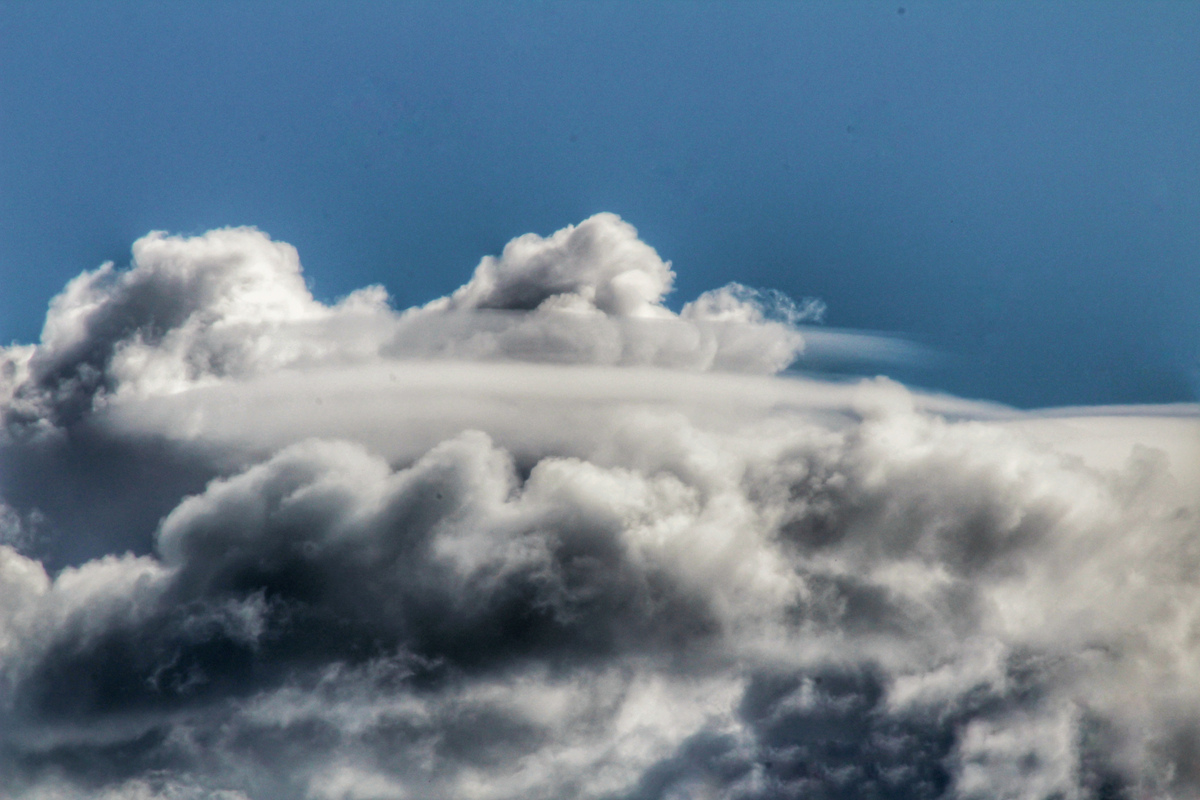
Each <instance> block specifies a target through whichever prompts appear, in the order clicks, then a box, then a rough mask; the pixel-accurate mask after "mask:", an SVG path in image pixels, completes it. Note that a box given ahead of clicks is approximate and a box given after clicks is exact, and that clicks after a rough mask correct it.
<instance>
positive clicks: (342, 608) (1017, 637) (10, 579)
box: [0, 214, 1200, 800]
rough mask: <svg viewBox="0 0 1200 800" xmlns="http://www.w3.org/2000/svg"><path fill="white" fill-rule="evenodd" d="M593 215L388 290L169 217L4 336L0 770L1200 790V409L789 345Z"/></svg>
mask: <svg viewBox="0 0 1200 800" xmlns="http://www.w3.org/2000/svg"><path fill="white" fill-rule="evenodd" d="M673 278H674V273H673V272H672V267H671V265H670V264H668V263H666V262H664V261H663V260H662V259H661V258H659V256H658V254H657V253H656V252H655V251H654V250H653V248H652V247H650V246H649V245H648V244H646V243H644V242H642V241H641V240H640V239H639V238H638V237H637V234H636V231H635V230H634V229H633V227H632V226H630V225H629V224H628V223H626V222H624V221H623V220H621V219H619V218H618V217H616V216H614V215H611V214H601V215H597V216H595V217H592V218H590V219H588V220H585V221H583V222H581V223H580V224H579V225H577V226H573V227H569V228H567V229H564V230H562V231H559V232H557V233H555V234H553V235H551V236H549V237H545V238H543V237H540V236H537V235H534V234H528V235H526V236H523V237H520V238H518V239H516V240H514V241H513V242H511V243H509V245H508V246H507V247H506V248H505V249H504V251H503V252H502V253H501V254H500V255H499V256H497V257H491V256H489V257H486V258H484V259H483V261H482V262H481V263H480V264H479V266H478V268H477V269H476V270H475V273H474V275H473V276H471V278H470V279H469V280H468V282H467V283H466V284H464V285H463V286H462V288H460V289H459V290H457V291H455V292H453V293H452V294H450V295H449V296H447V297H444V298H440V299H438V300H434V301H432V302H430V303H428V304H426V305H424V306H421V307H417V308H412V309H408V310H405V311H401V312H398V311H395V310H393V309H392V308H391V307H390V306H389V304H388V301H387V295H386V293H385V292H384V291H383V290H382V289H381V288H378V287H374V288H367V289H363V290H361V291H359V292H356V293H354V294H352V295H350V296H349V297H347V298H345V299H343V300H341V301H340V302H338V303H336V304H333V305H327V304H324V303H321V302H319V301H317V300H315V299H314V298H313V297H312V295H311V294H310V293H309V291H308V289H307V287H306V285H305V283H304V280H303V275H302V272H301V269H300V263H299V259H298V257H297V254H296V252H295V250H294V249H292V248H291V247H289V246H288V245H285V244H282V243H278V242H273V241H271V240H270V239H269V238H268V237H267V236H265V235H264V234H262V233H260V232H258V231H256V230H254V229H250V228H240V229H225V230H218V231H211V232H209V233H207V234H204V235H203V236H197V237H190V238H185V237H173V236H167V235H165V234H159V233H155V234H151V235H150V236H148V237H146V238H143V239H141V240H139V241H138V242H137V243H136V244H135V245H134V258H133V263H132V264H131V265H130V267H129V268H128V269H124V270H117V269H115V268H114V267H113V266H112V265H105V266H103V267H101V268H100V269H98V270H95V271H91V272H85V273H84V274H82V275H80V276H79V277H78V278H76V279H75V280H74V281H72V282H71V283H70V284H69V285H68V286H67V287H66V288H65V289H64V291H63V293H62V294H60V295H59V296H58V297H57V298H55V299H54V301H53V302H52V303H51V305H50V309H49V311H48V314H47V318H46V325H45V329H44V332H43V335H42V340H41V342H40V343H38V344H36V345H14V346H12V347H9V348H7V349H5V350H3V351H0V413H2V414H3V422H4V430H3V433H2V434H0V436H2V439H0V457H2V458H3V467H4V472H3V474H2V475H0V542H2V544H0V775H2V776H3V781H0V796H4V797H11V798H43V797H50V798H60V797H61V798H108V797H112V798H117V797H122V798H124V797H135V798H142V797H144V798H193V797H194V798H223V799H224V800H235V799H237V800H246V799H247V798H254V799H257V798H264V799H273V798H320V799H321V800H350V799H351V798H355V799H363V800H365V799H366V798H403V797H445V798H462V797H473V798H515V797H521V798H527V797H532V798H537V797H544V798H567V797H579V798H612V799H613V800H616V798H629V799H630V800H632V799H633V798H639V799H640V798H646V799H649V798H684V797H720V798H746V799H749V798H780V797H796V798H800V797H803V798H870V797H880V798H883V797H887V798H938V797H946V798H1031V799H1032V798H1049V797H1061V798H1089V797H1094V798H1134V797H1178V798H1186V797H1200V688H1198V687H1200V599H1198V598H1200V500H1198V498H1200V493H1198V492H1197V485H1200V420H1198V419H1197V414H1196V409H1195V408H1194V407H1190V406H1180V407H1161V408H1140V409H1123V410H1120V409H1079V410H1074V411H1071V412H1067V413H1060V414H1057V415H1050V414H1031V413H1018V412H1015V411H1012V410H1010V409H1006V408H1002V407H998V406H993V405H988V404H983V403H976V402H970V401H965V400H960V399H956V398H951V397H944V396H937V395H930V394H924V393H921V392H917V391H914V390H911V389H908V388H906V387H904V386H901V385H899V384H897V383H895V382H892V381H889V380H887V379H882V378H880V379H874V380H864V381H860V382H847V381H838V382H835V381H831V380H822V379H818V378H813V377H802V376H800V375H797V374H781V373H782V371H783V370H784V369H785V368H787V367H788V366H789V365H799V366H801V367H803V366H804V364H805V361H804V359H805V358H806V352H808V351H807V350H806V346H807V347H808V348H811V347H813V346H815V343H817V342H822V341H823V342H824V343H825V345H826V346H827V347H829V348H830V349H831V350H836V349H837V348H839V347H840V348H843V349H851V350H859V351H863V352H867V353H868V354H870V353H881V352H889V350H888V348H889V347H890V348H892V350H891V351H890V352H896V351H897V348H899V349H900V350H902V349H903V348H902V346H901V345H899V344H898V343H894V342H890V341H889V340H886V339H882V338H878V337H870V336H865V335H863V334H849V333H842V332H836V331H826V330H822V329H816V330H814V331H812V332H811V335H810V331H809V329H808V328H806V327H805V323H810V322H816V321H818V320H819V317H820V314H821V310H822V307H821V306H820V304H819V303H818V302H816V301H801V302H800V303H793V302H792V301H790V300H788V299H787V298H784V297H782V296H780V295H778V294H773V293H770V292H764V291H755V290H751V289H747V288H746V287H742V286H738V285H730V286H727V287H724V288H720V289H716V290H713V291H711V292H708V293H705V294H703V295H701V296H700V297H699V298H696V299H695V300H693V301H692V302H690V303H687V304H685V305H683V306H682V307H681V309H680V311H679V312H675V311H673V310H671V309H670V308H669V307H668V306H667V305H666V304H665V303H664V299H665V297H666V296H667V294H668V293H669V291H670V289H671V286H672V282H673Z"/></svg>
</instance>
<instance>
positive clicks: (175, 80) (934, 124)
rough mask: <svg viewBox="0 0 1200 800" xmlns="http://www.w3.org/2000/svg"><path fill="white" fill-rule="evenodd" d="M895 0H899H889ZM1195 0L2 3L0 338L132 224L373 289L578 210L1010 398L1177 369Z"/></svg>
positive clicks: (928, 376) (1198, 104) (1141, 389)
mask: <svg viewBox="0 0 1200 800" xmlns="http://www.w3.org/2000/svg"><path fill="white" fill-rule="evenodd" d="M901 8H903V13H901ZM1197 41H1200V5H1197V4H1194V3H1164V4H1153V3H1126V4H1105V3H1089V4H1079V3H1070V4H1051V3H1023V4H1015V3H1014V4H951V3H943V4H936V5H924V4H916V3H912V4H910V3H908V2H906V1H905V0H898V2H895V3H869V4H844V3H838V4H832V3H830V4H826V3H809V4H799V3H784V4H776V3H688V4H683V3H669V4H668V3H655V4H649V3H602V2H596V3H586V4H585V3H573V4H568V3H553V2H541V3H503V4H501V3H480V2H475V3H470V4H453V3H387V4H385V3H311V2H299V3H295V2H291V3H273V2H260V3H253V4H249V3H244V4H234V3H134V2H127V3H55V2H38V3H32V2H0V75H2V76H3V78H2V79H0V341H3V342H9V341H12V340H18V341H33V340H35V339H36V337H37V335H38V331H39V329H40V326H41V321H42V317H43V315H44V313H45V308H46V303H47V301H48V300H49V298H50V297H52V296H53V295H54V294H55V293H56V292H57V291H58V290H59V289H60V288H61V287H62V285H63V284H64V282H65V281H66V280H68V279H69V278H70V277H72V276H74V275H75V274H77V273H79V272H80V271H81V270H84V269H90V268H93V267H95V266H96V265H97V264H99V263H100V262H102V261H105V260H110V259H111V260H114V261H116V262H117V263H118V264H124V263H127V262H128V260H129V246H130V244H131V243H132V242H133V240H134V239H136V238H138V237H139V236H141V235H143V234H145V233H146V232H147V231H149V230H152V229H166V230H169V231H172V232H200V231H203V230H206V229H208V228H212V227H217V226H224V225H255V226H258V227H259V228H261V229H262V230H264V231H266V232H268V233H269V234H270V235H271V236H273V237H274V238H276V239H281V240H284V241H287V242H290V243H292V244H293V245H295V246H296V247H297V248H298V249H299V251H300V255H301V259H302V261H303V263H304V265H305V270H306V274H307V276H308V279H309V282H310V284H311V285H312V287H313V289H314V291H315V292H316V293H317V295H318V296H320V297H323V298H333V297H336V296H339V295H342V294H345V293H347V292H349V291H351V290H353V289H355V288H358V287H360V286H363V285H365V284H368V283H376V282H378V283H382V284H384V285H385V286H386V287H387V288H388V290H389V291H390V293H391V294H392V296H393V301H394V303H395V304H396V305H397V306H400V307H404V306H407V305H411V304H414V303H421V302H424V301H427V300H429V299H431V298H433V297H436V296H439V295H442V294H445V293H446V292H448V291H450V290H452V289H453V288H454V287H456V286H458V285H460V284H462V283H463V282H464V281H465V280H466V278H467V277H468V276H469V274H470V271H471V270H472V268H473V267H474V265H475V264H476V263H477V261H478V260H479V258H480V257H481V256H482V255H485V254H488V253H495V252H498V251H499V249H500V248H501V247H502V246H503V244H504V243H505V242H506V241H507V240H508V239H510V238H511V237H513V236H515V235H518V234H521V233H524V232H526V231H536V232H539V233H541V234H549V233H551V232H552V231H554V230H557V229H559V228H561V227H562V226H564V225H566V224H568V223H574V222H578V221H579V220H581V219H583V218H585V217H587V216H589V215H591V214H593V213H595V212H598V211H613V212H615V213H618V214H620V215H621V216H622V217H623V218H624V219H626V220H628V221H629V222H631V223H632V224H634V225H635V226H637V228H638V230H639V232H640V235H641V237H642V239H644V240H645V241H647V242H648V243H650V244H651V245H653V246H654V247H656V248H657V249H658V250H659V252H660V253H661V254H662V256H663V257H664V258H667V259H670V260H671V261H672V262H673V264H674V268H675V270H676V272H677V273H678V280H677V283H676V285H677V290H676V293H675V294H674V295H673V297H672V300H671V302H672V304H673V305H675V306H676V307H678V305H679V304H681V303H682V302H684V301H686V300H689V299H691V298H693V297H694V296H695V295H696V294H698V293H699V292H701V291H703V290H705V289H708V288H712V287H713V286H717V285H720V284H722V283H725V282H726V281H730V280H737V281H741V282H744V283H747V284H751V285H756V286H764V287H774V288H778V289H781V290H783V291H786V292H788V293H790V294H793V295H795V296H816V297H820V298H821V299H823V300H824V301H825V302H826V303H827V305H828V309H829V310H828V315H827V321H828V324H830V325H833V326H839V327H851V328H865V329H873V330H881V331H889V332H896V333H900V334H904V335H907V336H910V337H912V338H914V339H915V340H917V341H920V342H922V343H924V344H927V345H929V346H931V347H933V348H935V349H937V350H939V351H941V352H943V353H945V354H946V355H947V358H946V359H944V360H943V362H941V364H940V365H939V366H938V367H936V368H929V369H925V370H922V371H919V372H916V373H912V374H907V375H901V377H905V378H907V379H909V380H911V381H914V382H916V383H919V384H924V385H928V386H933V387H936V388H940V389H943V390H946V391H951V392H955V393H959V394H963V395H967V396H973V397H984V398H990V399H996V400H1001V401H1004V402H1008V403H1013V404H1016V405H1020V406H1038V405H1060V404H1084V403H1125V402H1167V401H1178V400H1187V399H1191V398H1192V397H1193V396H1194V395H1193V393H1194V389H1193V387H1194V385H1195V384H1194V380H1195V378H1194V374H1195V371H1196V369H1197V363H1198V360H1200V321H1198V320H1200V313H1198V310H1200V265H1198V263H1197V253H1200V225H1198V224H1197V220H1198V219H1200V146H1198V145H1200V50H1197V48H1196V47H1195V43H1196V42H1197Z"/></svg>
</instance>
